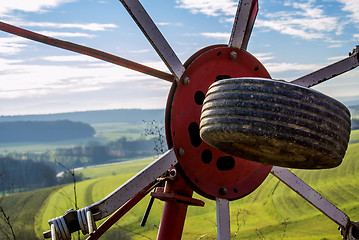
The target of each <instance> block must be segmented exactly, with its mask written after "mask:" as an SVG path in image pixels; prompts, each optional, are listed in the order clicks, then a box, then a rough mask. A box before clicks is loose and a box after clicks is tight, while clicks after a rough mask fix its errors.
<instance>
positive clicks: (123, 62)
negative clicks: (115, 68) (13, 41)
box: [0, 22, 174, 82]
mask: <svg viewBox="0 0 359 240" xmlns="http://www.w3.org/2000/svg"><path fill="white" fill-rule="evenodd" d="M0 30H2V31H5V32H8V33H11V34H14V35H17V36H20V37H24V38H27V39H31V40H34V41H36V42H41V43H45V44H47V45H51V46H55V47H58V48H62V49H66V50H69V51H72V52H77V53H81V54H84V55H87V56H91V57H94V58H97V59H101V60H104V61H106V62H110V63H113V64H116V65H120V66H122V67H126V68H129V69H132V70H135V71H138V72H141V73H144V74H147V75H150V76H154V77H157V78H160V79H163V80H166V81H169V82H173V79H174V76H173V75H171V74H169V73H166V72H162V71H159V70H156V69H153V68H150V67H147V66H145V65H142V64H139V63H136V62H132V61H130V60H127V59H124V58H121V57H118V56H115V55H112V54H109V53H106V52H103V51H99V50H96V49H93V48H89V47H85V46H82V45H78V44H75V43H72V42H67V41H63V40H59V39H56V38H52V37H48V36H45V35H42V34H39V33H35V32H32V31H29V30H25V29H23V28H19V27H15V26H13V25H10V24H7V23H4V22H0Z"/></svg>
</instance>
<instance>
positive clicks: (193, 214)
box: [0, 143, 359, 240]
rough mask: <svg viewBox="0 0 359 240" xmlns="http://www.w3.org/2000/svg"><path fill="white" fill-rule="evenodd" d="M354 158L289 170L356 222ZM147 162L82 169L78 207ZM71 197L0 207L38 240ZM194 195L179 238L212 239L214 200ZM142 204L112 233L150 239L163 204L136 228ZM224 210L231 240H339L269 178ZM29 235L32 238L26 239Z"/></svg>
mask: <svg viewBox="0 0 359 240" xmlns="http://www.w3.org/2000/svg"><path fill="white" fill-rule="evenodd" d="M357 159H359V143H357V144H351V145H350V146H349V149H348V151H347V154H346V157H345V158H344V160H343V164H341V165H340V167H337V168H335V169H330V170H317V171H314V170H310V171H308V170H294V172H295V173H296V174H297V175H298V176H300V177H301V178H302V179H303V180H305V181H306V182H307V183H308V184H310V185H311V186H312V187H314V188H315V189H316V190H317V191H318V192H320V193H321V194H323V195H324V196H325V197H326V198H328V199H329V200H330V201H332V202H333V203H334V204H336V206H337V207H338V208H339V209H341V210H343V211H345V212H346V213H347V214H348V216H349V217H351V218H352V220H354V221H356V220H358V219H359V196H358V195H357V194H356V193H357V192H358V190H359V189H358V188H359V179H358V178H359V176H358V174H356V173H357V172H358V170H359V164H358V163H357V162H358V161H357ZM151 161H152V160H151V159H147V160H138V161H131V162H123V163H119V164H115V165H111V166H101V167H98V168H87V169H83V170H82V173H83V174H84V176H85V177H87V178H94V179H90V180H86V181H83V182H80V183H78V185H77V186H78V199H79V207H80V208H81V207H84V206H87V205H89V204H91V203H94V202H96V201H98V200H100V199H102V198H103V197H104V196H106V195H107V194H109V193H110V192H112V191H113V190H114V189H115V188H117V187H118V186H120V185H121V184H122V183H123V182H125V181H126V180H128V179H129V178H130V177H131V176H133V175H134V174H135V173H137V171H138V170H139V169H142V168H143V167H144V166H146V165H147V164H148V163H149V162H151ZM100 176H101V177H100ZM72 194H73V188H72V185H65V186H59V187H56V188H47V189H42V190H37V191H35V192H27V193H21V194H14V195H11V196H8V197H6V198H5V199H4V200H3V201H4V206H5V208H6V209H8V211H9V215H11V219H13V222H14V225H15V227H16V229H18V230H19V229H22V230H21V231H20V233H21V234H23V235H22V236H25V237H22V238H19V239H24V240H25V239H37V238H38V239H41V233H42V231H45V230H48V228H49V226H48V223H47V221H48V220H49V219H51V218H54V217H58V216H60V215H62V214H63V213H64V212H65V211H66V210H67V209H70V208H73V203H72V199H73V197H72V196H73V195H72ZM194 197H195V198H199V199H202V200H204V201H205V202H206V205H205V206H204V207H189V211H188V215H187V219H186V224H185V228H184V235H183V239H189V240H191V239H201V240H202V239H216V214H215V209H216V207H215V202H214V201H212V200H207V199H204V198H203V197H201V196H199V195H197V194H195V195H194ZM147 202H148V197H146V198H145V199H144V200H142V201H141V202H140V203H139V204H138V205H137V206H136V207H135V208H133V209H132V210H131V211H130V212H129V213H128V214H126V215H125V216H124V217H123V218H122V219H121V220H120V221H119V222H118V224H117V225H115V226H114V227H113V228H112V231H114V230H116V229H120V230H121V231H123V232H125V234H126V235H128V236H130V237H131V239H156V233H157V230H158V225H159V221H160V218H161V211H162V206H163V202H161V201H159V200H156V201H155V203H154V206H153V208H152V211H151V213H150V216H149V220H148V222H147V225H146V226H145V227H140V226H139V224H140V221H141V218H142V216H143V213H144V211H145V208H146V205H147ZM14 203H15V204H14ZM230 207H231V233H232V239H261V240H271V239H273V240H274V239H293V240H294V239H303V240H304V239H313V240H314V239H316V240H336V239H341V236H340V233H339V231H338V230H337V226H336V224H334V223H333V222H332V221H331V220H329V219H327V217H325V216H324V215H323V214H321V213H320V212H319V211H318V210H316V209H315V208H314V207H312V206H311V205H309V204H308V203H307V202H305V201H304V200H303V199H301V198H300V197H299V196H298V195H296V194H295V193H294V192H293V191H291V190H289V188H288V187H286V186H285V185H284V184H282V183H280V182H279V181H278V180H277V179H276V178H275V177H273V176H272V175H269V176H268V177H267V179H266V180H265V181H264V183H263V184H262V185H261V186H260V187H259V188H258V189H257V190H255V191H254V192H253V193H251V194H250V195H249V196H247V197H245V198H242V199H240V200H237V201H233V202H231V205H230ZM24 221H26V223H25V222H24ZM25 225H26V227H23V226H25ZM26 233H27V234H26ZM35 233H36V236H37V238H30V236H34V235H35ZM0 239H2V238H1V237H0ZM82 239H85V238H84V237H82ZM104 239H106V238H104ZM108 239H111V238H108Z"/></svg>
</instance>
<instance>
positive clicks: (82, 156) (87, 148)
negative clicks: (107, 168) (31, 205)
mask: <svg viewBox="0 0 359 240" xmlns="http://www.w3.org/2000/svg"><path fill="white" fill-rule="evenodd" d="M153 149H154V142H153V139H146V138H141V139H136V140H129V139H127V138H126V137H122V138H120V139H117V140H115V141H111V142H108V143H107V144H101V143H99V142H89V143H88V144H87V145H84V146H75V147H70V148H58V149H56V150H55V151H53V152H51V151H47V152H44V153H31V152H27V153H19V152H13V153H8V154H7V155H6V156H2V157H1V156H0V191H2V192H13V191H28V190H34V189H37V188H42V187H48V186H54V185H56V184H64V183H68V182H71V181H72V180H71V176H68V175H66V174H64V175H63V178H61V179H57V178H56V174H57V172H60V171H64V168H63V166H66V167H67V168H68V169H73V168H77V167H84V166H89V165H97V164H103V163H109V162H115V161H120V160H121V159H131V158H136V157H148V156H152V154H153ZM59 163H61V164H59ZM61 165H62V166H61ZM81 180H82V176H81V175H77V176H76V181H81Z"/></svg>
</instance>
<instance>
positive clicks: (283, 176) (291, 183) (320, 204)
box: [271, 166, 350, 229]
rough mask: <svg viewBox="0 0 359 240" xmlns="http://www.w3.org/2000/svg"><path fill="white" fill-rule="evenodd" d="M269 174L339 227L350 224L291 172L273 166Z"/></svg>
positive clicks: (341, 214) (346, 217) (338, 211)
mask: <svg viewBox="0 0 359 240" xmlns="http://www.w3.org/2000/svg"><path fill="white" fill-rule="evenodd" d="M271 173H272V174H273V175H274V176H275V177H277V178H278V179H279V180H280V181H282V182H283V183H284V184H286V185H287V186H288V187H289V188H291V189H292V190H293V191H295V192H296V193H298V194H299V195H300V196H301V197H302V198H304V199H305V200H306V201H308V202H309V203H310V204H312V205H313V206H314V207H316V208H317V209H318V210H319V211H321V212H322V213H323V214H325V215H326V216H327V217H328V218H330V219H331V220H332V221H334V222H335V223H336V224H338V225H339V226H340V227H342V228H344V229H346V227H347V225H348V224H349V222H350V219H349V217H348V216H347V215H346V214H345V213H343V212H342V211H340V210H339V209H338V208H337V207H336V206H334V205H333V204H332V203H331V202H329V201H328V200H327V199H325V198H324V197H323V196H322V195H320V194H319V193H318V192H316V191H315V190H314V189H313V188H311V187H310V186H309V185H308V184H306V183H305V182H304V181H303V180H301V179H300V178H299V177H297V176H296V175H294V174H293V173H292V172H291V171H289V170H288V169H286V168H282V167H276V166H274V167H273V168H272V170H271Z"/></svg>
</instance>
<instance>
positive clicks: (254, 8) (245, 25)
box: [228, 0, 258, 50]
mask: <svg viewBox="0 0 359 240" xmlns="http://www.w3.org/2000/svg"><path fill="white" fill-rule="evenodd" d="M257 13H258V0H242V1H239V3H238V8H237V13H236V16H235V19H234V23H233V28H232V33H231V37H230V40H229V44H228V46H229V47H233V48H238V49H244V50H246V49H247V45H248V41H249V38H250V36H251V33H252V29H253V25H254V22H255V19H256V17H257Z"/></svg>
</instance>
